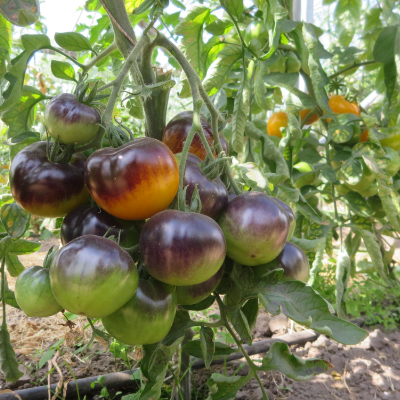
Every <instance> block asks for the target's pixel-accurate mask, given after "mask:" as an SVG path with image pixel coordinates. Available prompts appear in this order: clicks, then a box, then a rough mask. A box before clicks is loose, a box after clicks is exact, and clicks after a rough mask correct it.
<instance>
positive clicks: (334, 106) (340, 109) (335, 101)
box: [326, 94, 361, 123]
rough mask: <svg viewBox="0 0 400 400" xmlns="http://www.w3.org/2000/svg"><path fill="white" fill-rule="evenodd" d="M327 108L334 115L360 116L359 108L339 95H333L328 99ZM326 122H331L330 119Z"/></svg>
mask: <svg viewBox="0 0 400 400" xmlns="http://www.w3.org/2000/svg"><path fill="white" fill-rule="evenodd" d="M328 104H329V107H330V108H331V110H332V111H333V112H334V113H335V114H355V115H357V116H360V115H361V111H360V107H358V105H357V104H355V103H350V102H349V101H347V100H346V98H345V97H344V96H342V95H340V94H335V95H333V96H331V97H330V98H329V102H328ZM326 121H327V122H328V123H329V122H331V118H327V119H326Z"/></svg>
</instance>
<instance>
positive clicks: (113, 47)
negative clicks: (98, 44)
mask: <svg viewBox="0 0 400 400" xmlns="http://www.w3.org/2000/svg"><path fill="white" fill-rule="evenodd" d="M117 49H118V47H117V44H116V43H115V42H112V43H111V44H110V45H109V46H108V47H107V48H106V49H105V50H103V51H102V52H101V53H99V54H97V56H95V57H93V58H92V59H91V60H90V61H89V62H88V63H87V64H85V65H84V66H83V67H82V70H83V72H87V71H89V69H90V68H92V67H94V66H95V65H96V64H97V63H99V62H100V61H101V60H103V59H104V58H106V57H107V56H109V55H110V54H111V53H112V52H114V51H115V50H117Z"/></svg>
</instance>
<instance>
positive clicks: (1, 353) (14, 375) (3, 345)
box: [0, 322, 23, 382]
mask: <svg viewBox="0 0 400 400" xmlns="http://www.w3.org/2000/svg"><path fill="white" fill-rule="evenodd" d="M0 365H1V370H2V372H3V374H4V375H5V378H6V382H15V381H17V380H18V379H19V378H21V376H22V375H23V373H22V372H21V371H20V370H19V369H18V365H19V364H18V362H17V359H16V357H15V352H14V349H13V347H12V346H11V340H10V334H9V333H8V330H7V325H6V323H5V322H3V324H2V325H1V327H0Z"/></svg>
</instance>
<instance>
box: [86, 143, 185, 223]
mask: <svg viewBox="0 0 400 400" xmlns="http://www.w3.org/2000/svg"><path fill="white" fill-rule="evenodd" d="M85 182H86V186H87V187H88V189H89V192H90V194H91V196H92V197H93V199H94V200H95V201H96V203H97V204H98V205H99V206H100V207H101V208H102V209H104V210H105V211H107V212H108V213H109V214H111V215H114V216H115V217H117V218H121V219H127V220H142V219H146V218H150V217H151V216H153V215H154V214H156V213H158V212H160V211H163V210H164V209H165V208H167V207H168V206H169V205H170V203H171V202H172V200H173V199H174V197H175V195H176V192H177V191H178V186H179V169H178V163H177V161H176V159H175V157H174V155H173V154H172V152H171V150H170V149H169V148H168V147H167V146H166V145H165V144H164V143H162V142H160V141H159V140H156V139H152V138H149V137H141V138H137V139H135V140H134V141H133V142H129V143H126V144H124V145H122V146H121V147H119V148H117V149H113V148H105V149H100V150H97V151H95V152H94V153H93V154H92V155H91V156H90V157H89V158H88V160H87V163H86V169H85Z"/></svg>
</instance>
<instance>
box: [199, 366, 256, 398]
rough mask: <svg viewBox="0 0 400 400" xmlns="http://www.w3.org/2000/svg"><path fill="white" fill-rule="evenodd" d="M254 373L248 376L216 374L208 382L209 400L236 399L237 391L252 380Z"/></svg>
mask: <svg viewBox="0 0 400 400" xmlns="http://www.w3.org/2000/svg"><path fill="white" fill-rule="evenodd" d="M252 377H253V373H252V372H250V373H249V374H248V375H247V376H243V377H241V376H238V375H236V376H225V375H221V374H217V373H214V374H212V375H211V378H210V379H209V380H208V381H207V386H208V387H209V389H210V396H209V399H212V400H232V399H233V398H235V396H236V393H237V391H238V390H239V389H240V388H241V387H243V386H244V385H245V384H246V383H247V382H248V381H249V380H250V379H251V378H252Z"/></svg>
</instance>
